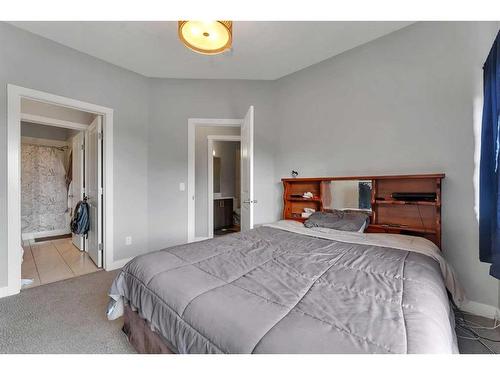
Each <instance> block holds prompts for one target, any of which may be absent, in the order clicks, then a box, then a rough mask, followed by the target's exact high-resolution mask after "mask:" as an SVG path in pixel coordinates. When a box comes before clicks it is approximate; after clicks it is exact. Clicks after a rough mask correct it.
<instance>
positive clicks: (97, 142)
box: [85, 116, 102, 267]
mask: <svg viewBox="0 0 500 375" xmlns="http://www.w3.org/2000/svg"><path fill="white" fill-rule="evenodd" d="M101 160H102V117H101V116H96V118H95V120H94V121H93V122H92V124H90V126H89V128H88V130H87V131H86V140H85V195H86V196H87V203H88V204H89V216H90V217H89V219H90V229H89V232H88V236H87V241H86V246H85V248H86V251H87V252H88V254H89V256H90V258H91V259H92V260H93V261H94V263H95V264H96V265H97V267H102V164H101Z"/></svg>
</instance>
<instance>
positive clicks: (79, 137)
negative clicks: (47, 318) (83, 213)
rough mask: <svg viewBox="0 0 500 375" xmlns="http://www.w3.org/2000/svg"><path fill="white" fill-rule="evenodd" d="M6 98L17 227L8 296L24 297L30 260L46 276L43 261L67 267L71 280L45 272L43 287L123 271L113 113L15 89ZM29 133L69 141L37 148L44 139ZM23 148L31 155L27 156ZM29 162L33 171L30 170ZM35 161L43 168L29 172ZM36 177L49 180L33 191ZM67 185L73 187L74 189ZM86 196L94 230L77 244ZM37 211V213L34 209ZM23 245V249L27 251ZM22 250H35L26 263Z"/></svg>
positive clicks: (11, 227) (11, 228)
mask: <svg viewBox="0 0 500 375" xmlns="http://www.w3.org/2000/svg"><path fill="white" fill-rule="evenodd" d="M7 91H8V133H7V135H8V190H7V194H8V207H7V208H8V215H9V217H10V219H11V220H10V221H9V223H8V228H7V229H8V288H7V293H6V295H11V294H16V293H18V292H19V291H20V289H21V280H22V273H26V268H27V267H23V266H22V263H23V260H24V261H25V262H30V260H31V261H32V266H34V267H35V269H36V270H37V271H40V268H39V267H37V264H36V258H37V256H39V257H40V256H41V257H45V258H44V259H43V260H42V259H41V258H40V263H39V264H42V263H43V264H49V265H50V261H49V260H48V259H49V258H50V259H51V261H54V262H56V263H57V262H58V263H59V265H60V266H62V268H64V267H66V268H65V272H62V273H60V274H59V275H49V274H48V273H46V274H45V276H42V273H43V272H38V279H39V280H38V282H39V283H40V284H44V283H46V282H51V281H56V280H60V279H64V278H69V277H73V276H77V275H80V274H84V273H88V272H93V271H95V270H98V269H100V268H105V269H107V270H110V269H114V268H116V266H117V265H116V264H114V263H113V261H112V259H113V258H112V257H113V233H112V207H113V206H112V193H113V189H112V182H113V180H112V174H113V173H112V170H113V168H112V165H113V164H112V163H113V158H112V138H113V137H112V126H113V125H112V124H113V111H112V110H111V109H109V108H105V107H101V106H97V105H94V104H89V103H85V102H81V101H77V100H74V99H69V98H65V97H61V96H57V95H53V94H49V93H45V92H41V91H36V90H32V89H27V88H23V87H19V86H14V85H8V90H7ZM27 126H28V128H29V127H31V131H35V133H31V135H34V134H35V135H36V132H40V131H41V130H43V129H45V130H47V129H50V132H51V133H52V134H54V132H57V131H59V133H61V132H66V136H65V139H59V140H57V139H51V137H50V136H47V137H48V139H45V140H43V139H42V138H43V137H38V140H37V141H33V139H37V137H36V136H35V137H31V138H32V139H31V140H30V139H29V138H30V137H27V133H26V132H27V131H29V130H26V129H28V128H27ZM22 133H24V134H22ZM47 134H48V133H46V135H47ZM23 135H24V137H22V136H23ZM47 137H46V138H47ZM52 138H53V137H52ZM30 141H31V143H32V144H31V145H29V142H30ZM23 142H24V144H25V145H26V147H25V148H26V149H27V150H29V152H24V153H23ZM47 142H48V143H47ZM50 142H52V144H50ZM54 142H55V143H54ZM57 142H59V143H57ZM33 143H34V144H33ZM37 143H38V144H37ZM44 143H45V144H44ZM69 154H71V158H72V159H73V160H72V161H71V162H70V161H69V160H68V155H69ZM73 156H74V158H73ZM23 158H24V159H25V160H24V161H25V163H24V167H25V168H27V170H26V171H25V170H24V169H23ZM33 159H37V160H38V162H36V163H35V162H34V163H32V165H30V164H29V161H30V160H31V161H33ZM62 159H64V161H63V160H62ZM40 161H43V162H40ZM30 168H31V169H30ZM25 172H26V173H25ZM63 172H64V173H63ZM30 176H45V177H44V178H45V179H44V178H41V179H40V178H39V177H38V180H37V179H34V180H32V181H31V186H30V185H29V178H30ZM22 177H24V180H23V178H22ZM62 177H64V181H62ZM35 180H36V184H34V181H35ZM68 180H71V181H70V182H71V184H72V186H71V187H70V186H69V184H68V182H69V181H68ZM34 185H37V186H34ZM61 191H64V192H65V194H66V195H65V196H64V199H63V198H62V197H61V195H60V194H59V193H61ZM24 192H27V193H28V196H25V194H23V193H24ZM30 192H31V193H30ZM30 194H31V196H29V195H30ZM84 196H85V198H86V199H87V202H88V203H89V216H90V223H91V225H90V229H89V232H88V235H87V236H85V237H84V238H79V239H75V238H71V234H70V233H69V232H70V231H69V218H70V217H71V211H72V210H73V211H74V208H75V205H76V203H77V202H78V201H80V200H82V198H83V197H84ZM21 202H22V203H23V204H21ZM30 207H31V208H32V209H31V210H30ZM34 207H36V209H33V208H34ZM62 207H64V208H65V210H67V211H66V212H65V215H61V212H60V210H61V208H62ZM108 213H109V214H108ZM30 215H31V216H30ZM37 215H38V216H37ZM40 215H41V216H40ZM30 225H31V227H30ZM27 228H28V229H27ZM61 237H62V238H61ZM21 238H22V242H23V243H20V239H21ZM23 244H24V246H25V251H26V249H28V250H29V251H28V252H26V253H25V257H24V259H23V248H22V245H23ZM26 244H27V245H28V246H26ZM34 248H35V249H36V250H34ZM42 250H46V251H42ZM35 253H36V254H35ZM79 260H80V261H79ZM23 268H24V269H23ZM28 268H29V267H28ZM49 268H50V267H49ZM62 268H61V269H62ZM63 274H64V275H63ZM32 279H33V281H34V282H33V284H36V282H35V277H33V278H32ZM44 280H45V281H46V282H44Z"/></svg>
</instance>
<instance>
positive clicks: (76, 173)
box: [70, 132, 85, 251]
mask: <svg viewBox="0 0 500 375" xmlns="http://www.w3.org/2000/svg"><path fill="white" fill-rule="evenodd" d="M84 149H85V134H84V133H83V132H80V133H78V134H77V135H75V136H74V137H73V144H72V155H73V157H72V158H73V161H72V171H73V176H72V181H71V191H70V201H71V217H73V214H74V212H75V208H76V205H77V204H78V202H80V201H81V200H82V199H83V196H84V194H85V190H84V187H83V183H84V182H83V179H84V175H83V172H84V170H83V160H84V152H85V151H84ZM72 240H73V244H74V245H75V246H76V247H77V248H79V249H80V250H81V251H83V250H85V247H84V244H85V239H84V237H83V236H77V235H76V234H74V233H73V234H72Z"/></svg>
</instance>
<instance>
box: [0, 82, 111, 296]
mask: <svg viewBox="0 0 500 375" xmlns="http://www.w3.org/2000/svg"><path fill="white" fill-rule="evenodd" d="M22 98H26V99H31V100H36V101H39V102H44V103H49V104H54V105H58V106H63V107H67V108H72V109H77V110H81V111H85V112H89V113H94V114H96V115H100V116H102V118H103V139H104V144H103V148H104V150H103V154H104V165H103V167H104V172H103V175H104V181H103V191H104V192H105V195H106V199H105V200H104V202H105V204H104V210H103V214H104V222H103V226H104V228H103V229H104V231H103V232H104V239H103V242H104V268H105V269H106V270H112V269H115V268H118V267H119V263H121V262H114V258H113V110H112V109H111V108H106V107H102V106H99V105H96V104H91V103H86V102H82V101H79V100H75V99H70V98H66V97H63V96H58V95H54V94H49V93H46V92H43V91H37V90H33V89H29V88H25V87H20V86H15V85H12V84H9V85H7V201H8V205H7V216H8V221H7V267H8V268H7V269H8V274H7V287H6V288H0V293H1V295H0V296H6V295H12V294H16V293H19V291H20V290H21V262H22V258H21V188H20V179H21V173H20V169H21V161H20V154H21V152H20V149H21V119H22V114H21V99H22ZM40 122H41V121H40ZM61 125H63V124H58V125H56V126H61ZM65 125H69V126H71V125H73V126H74V124H65ZM69 126H67V127H69ZM75 127H76V126H75Z"/></svg>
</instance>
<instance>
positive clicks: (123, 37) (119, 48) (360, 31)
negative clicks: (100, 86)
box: [11, 21, 412, 80]
mask: <svg viewBox="0 0 500 375" xmlns="http://www.w3.org/2000/svg"><path fill="white" fill-rule="evenodd" d="M411 23H412V22H381V21H379V22H338V21H332V22H316V21H314V22H304V21H293V22H292V21H273V22H264V21H258V22H257V21H255V22H254V21H240V22H235V23H234V24H233V48H232V49H231V50H230V51H227V52H225V53H224V54H221V55H216V56H204V55H200V54H196V53H194V52H192V51H190V50H188V49H187V48H185V47H184V46H183V45H182V44H181V42H180V41H179V39H178V37H177V22H172V21H169V22H138V21H137V22H93V21H92V22H11V24H13V25H15V26H17V27H19V28H22V29H25V30H27V31H30V32H32V33H35V34H38V35H41V36H43V37H45V38H48V39H51V40H53V41H56V42H58V43H61V44H63V45H65V46H68V47H71V48H74V49H76V50H78V51H81V52H84V53H87V54H89V55H91V56H94V57H97V58H99V59H102V60H104V61H107V62H109V63H112V64H114V65H117V66H120V67H122V68H125V69H128V70H131V71H134V72H136V73H139V74H142V75H144V76H146V77H162V78H219V79H268V80H273V79H277V78H280V77H283V76H285V75H287V74H290V73H293V72H296V71H297V70H300V69H303V68H305V67H307V66H310V65H313V64H316V63H318V62H320V61H322V60H325V59H327V58H329V57H332V56H335V55H338V54H340V53H342V52H344V51H347V50H349V49H351V48H354V47H356V46H359V45H361V44H364V43H367V42H369V41H371V40H374V39H376V38H379V37H381V36H383V35H386V34H389V33H391V32H393V31H396V30H398V29H401V28H403V27H405V26H408V25H409V24H411Z"/></svg>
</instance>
